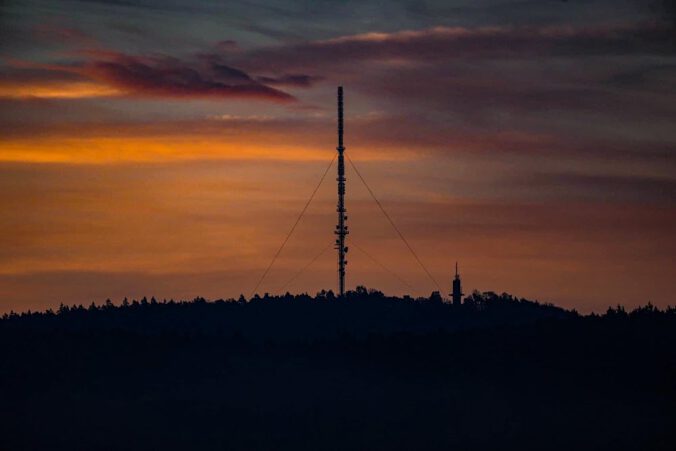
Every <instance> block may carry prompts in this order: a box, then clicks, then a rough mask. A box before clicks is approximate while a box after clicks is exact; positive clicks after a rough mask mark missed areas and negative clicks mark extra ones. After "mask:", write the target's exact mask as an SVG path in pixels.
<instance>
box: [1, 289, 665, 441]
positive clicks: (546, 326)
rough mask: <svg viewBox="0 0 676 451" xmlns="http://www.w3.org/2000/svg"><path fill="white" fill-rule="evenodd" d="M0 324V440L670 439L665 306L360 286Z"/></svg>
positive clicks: (141, 304)
mask: <svg viewBox="0 0 676 451" xmlns="http://www.w3.org/2000/svg"><path fill="white" fill-rule="evenodd" d="M123 304H124V305H122V306H115V305H113V304H112V303H111V302H107V303H105V304H104V305H102V306H91V307H89V308H85V307H75V308H73V307H66V306H62V307H61V308H60V309H59V310H58V311H57V312H46V313H45V312H43V313H24V314H21V315H17V314H12V315H6V316H5V317H4V319H2V320H0V355H1V356H2V358H1V359H0V400H1V406H2V408H0V425H2V426H1V427H2V433H1V434H0V450H8V451H22V450H26V451H28V450H36V449H48V450H51V451H80V450H81V451H90V450H124V451H145V450H163V451H173V450H176V451H178V450H186V449H190V450H200V451H201V450H213V451H220V450H229V451H238V450H242V451H244V450H247V451H248V450H252V449H255V450H259V451H267V450H270V451H272V450H293V451H299V450H307V451H310V450H312V451H316V450H323V451H324V450H329V451H331V450H336V451H339V450H340V451H344V450H361V449H368V450H387V451H397V450H400V451H410V450H424V451H431V450H439V451H441V450H444V451H445V450H449V449H458V450H485V449H500V450H505V449H514V450H519V451H522V450H542V449H546V450H561V451H563V450H566V451H569V450H572V449H574V450H613V451H617V450H658V451H659V450H664V451H672V450H673V449H676V436H675V432H674V431H676V383H675V382H674V381H676V309H673V308H668V309H666V310H659V309H657V308H655V307H654V306H652V305H650V304H648V305H647V306H645V307H640V308H637V309H635V310H633V311H631V312H627V311H625V310H624V309H623V308H622V307H616V308H610V309H608V311H607V312H606V313H605V314H604V315H587V316H581V315H578V314H577V313H575V312H570V311H565V310H563V309H560V308H558V307H554V306H551V305H546V304H539V303H536V302H531V301H527V300H524V299H516V298H514V297H512V296H509V295H506V294H505V295H497V294H495V293H473V294H472V295H470V296H469V297H467V298H466V299H465V302H464V303H463V304H462V305H451V304H447V303H443V302H442V300H441V297H440V296H439V295H438V294H433V295H432V296H430V297H429V298H420V299H411V298H396V297H388V296H385V295H384V294H383V293H380V292H378V291H375V290H366V289H365V288H361V287H360V288H359V289H358V290H356V291H354V292H350V293H348V296H347V298H346V299H344V300H342V299H341V300H338V299H336V298H335V296H333V293H331V292H322V293H319V294H318V295H317V296H315V297H312V296H308V295H295V296H294V295H286V296H263V297H254V298H253V299H251V300H250V301H247V300H245V299H243V298H241V299H240V300H234V299H231V300H227V301H225V300H218V301H214V302H207V301H206V300H205V299H202V298H197V299H194V300H193V301H190V302H174V301H167V302H165V301H162V302H158V301H156V300H155V299H150V300H147V299H145V298H144V299H142V300H141V301H132V302H124V303H123Z"/></svg>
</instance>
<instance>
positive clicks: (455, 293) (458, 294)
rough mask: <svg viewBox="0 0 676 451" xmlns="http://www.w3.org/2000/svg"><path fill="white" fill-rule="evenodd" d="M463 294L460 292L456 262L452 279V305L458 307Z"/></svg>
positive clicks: (460, 283) (460, 285) (460, 286)
mask: <svg viewBox="0 0 676 451" xmlns="http://www.w3.org/2000/svg"><path fill="white" fill-rule="evenodd" d="M464 294H465V293H463V292H462V282H461V281H460V274H459V273H458V262H455V278H454V279H453V292H452V293H451V297H452V298H453V305H460V304H461V303H462V297H463V295H464Z"/></svg>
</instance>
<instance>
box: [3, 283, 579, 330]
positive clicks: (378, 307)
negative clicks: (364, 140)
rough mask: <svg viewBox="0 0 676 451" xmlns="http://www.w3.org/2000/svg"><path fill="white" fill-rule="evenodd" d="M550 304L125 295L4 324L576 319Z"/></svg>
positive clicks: (353, 294)
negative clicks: (138, 297)
mask: <svg viewBox="0 0 676 451" xmlns="http://www.w3.org/2000/svg"><path fill="white" fill-rule="evenodd" d="M576 315H577V314H576V313H575V312H571V311H566V310H564V309H561V308H559V307H555V306H553V305H551V304H540V303H538V302H534V301H529V300H526V299H518V298H515V297H513V296H511V295H508V294H504V293H503V294H501V295H497V294H495V293H492V292H488V293H479V292H475V293H473V294H472V295H470V296H468V297H467V298H466V299H465V302H464V304H462V305H451V304H450V303H446V302H443V300H442V298H441V296H440V295H439V294H438V293H436V292H434V293H433V294H432V295H431V296H430V297H428V298H416V299H413V298H411V297H408V296H407V297H403V298H399V297H392V296H386V295H384V294H383V293H382V292H380V291H377V290H373V289H371V290H367V289H366V288H364V287H357V289H356V290H355V291H350V292H348V293H347V295H346V297H345V298H344V299H338V298H336V296H335V295H334V294H333V292H331V291H328V292H327V291H321V292H320V293H318V294H317V295H316V296H314V297H312V296H309V295H307V294H299V295H292V294H288V293H287V294H286V295H283V296H271V295H268V294H265V295H264V296H262V297H260V296H258V295H255V296H254V297H252V298H251V299H250V300H248V301H247V300H245V299H244V298H243V297H240V299H238V300H235V299H228V300H222V299H219V300H216V301H213V302H209V301H207V300H206V299H204V298H195V299H194V300H192V301H188V302H186V301H179V302H175V301H173V300H169V301H166V300H163V301H161V302H158V301H157V300H156V299H155V298H151V299H150V301H148V300H147V299H146V298H143V299H141V301H136V300H132V301H131V302H128V301H127V300H126V299H125V300H124V301H123V302H122V303H121V304H120V305H114V304H113V303H112V302H110V301H106V303H104V304H103V305H99V306H97V305H95V304H92V305H90V306H89V307H88V308H85V307H83V306H72V307H68V306H66V305H63V304H62V305H61V306H60V307H59V309H58V310H57V311H56V312H52V311H49V310H48V311H47V312H40V313H24V314H21V315H16V314H10V315H5V317H4V319H5V320H4V321H2V322H1V323H0V324H2V325H3V326H4V327H26V328H29V329H35V330H41V329H42V330H52V329H58V330H63V331H77V330H97V331H102V330H127V331H133V332H136V333H140V334H162V333H169V332H175V333H183V334H186V333H187V334H204V335H212V336H229V335H240V336H246V337H248V338H253V339H255V338H261V339H314V338H335V337H337V336H340V335H350V336H355V337H361V336H366V335H369V334H393V333H404V332H405V333H426V332H434V331H447V332H448V331H457V330H464V329H473V328H487V327H494V326H499V325H518V324H527V323H532V322H535V321H540V320H545V319H563V318H571V317H575V316H576Z"/></svg>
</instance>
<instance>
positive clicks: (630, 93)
mask: <svg viewBox="0 0 676 451" xmlns="http://www.w3.org/2000/svg"><path fill="white" fill-rule="evenodd" d="M674 5H675V3H674V2H673V1H671V0H664V1H661V0H656V1H652V2H651V1H645V0H643V1H641V0H568V1H561V0H558V1H557V0H532V1H528V0H518V1H517V0H448V1H424V0H410V1H409V0H401V1H390V2H385V1H372V0H358V1H357V0H355V1H347V0H346V1H337V0H334V1H328V0H312V1H310V0H308V1H291V0H256V1H234V0H231V1H202V2H196V1H177V0H144V1H138V2H136V1H132V0H129V1H127V0H98V1H97V0H89V1H84V0H81V1H75V0H60V1H54V0H48V1H38V0H36V1H28V0H27V1H11V0H10V1H5V2H2V3H0V211H1V213H0V313H4V312H8V311H10V310H15V311H23V310H27V309H32V310H35V309H45V308H50V307H51V308H54V307H56V306H58V305H59V303H61V302H63V303H66V304H74V303H75V304H80V303H82V304H85V305H87V304H89V303H91V302H92V301H96V302H97V303H100V302H103V301H105V299H106V298H110V299H112V300H113V301H114V302H116V303H117V302H120V301H121V299H122V298H123V297H125V296H127V297H129V298H130V299H131V298H140V297H143V296H148V297H150V296H155V297H157V298H159V299H162V298H167V299H169V298H174V299H188V298H193V297H195V296H204V297H207V298H211V299H215V298H220V297H222V298H226V297H236V296H239V294H240V293H244V294H245V295H249V293H250V291H251V290H252V289H253V287H254V286H255V284H256V281H257V279H258V278H259V277H260V276H261V273H262V272H263V271H264V269H265V267H266V266H267V264H268V263H269V261H270V259H271V258H272V256H273V255H274V253H275V251H276V250H277V248H278V247H279V245H280V243H281V241H282V240H283V239H284V237H285V235H286V233H287V232H288V230H289V229H290V228H291V226H292V225H293V223H294V221H295V219H296V216H297V215H298V213H299V211H300V210H301V208H302V207H303V205H304V204H305V202H306V201H307V199H308V197H309V195H310V194H311V192H312V190H313V188H314V186H315V185H316V183H317V182H318V180H319V178H320V177H321V175H322V173H323V171H324V169H325V168H326V166H327V165H328V163H329V161H330V160H331V158H332V157H333V154H334V153H335V146H336V136H335V91H336V86H338V85H342V86H344V88H345V102H346V132H345V133H346V134H345V144H346V147H347V151H346V153H347V154H348V155H349V156H350V157H351V158H352V159H353V160H354V162H355V163H356V164H357V166H358V168H359V169H360V171H361V173H362V174H363V175H364V177H365V178H366V180H367V181H368V182H369V183H370V186H371V187H372V188H373V190H374V191H375V193H376V194H377V195H378V196H379V197H380V200H381V201H382V204H383V205H384V206H385V208H386V209H387V210H388V211H389V213H390V215H391V216H392V218H393V219H394V221H395V222H396V223H397V225H398V226H399V228H400V229H401V230H402V232H403V233H404V235H405V236H406V237H407V239H408V240H409V242H410V243H411V245H412V246H413V247H414V248H415V250H416V251H417V252H418V254H419V255H420V257H421V259H422V260H423V262H424V263H425V264H426V266H427V267H428V268H429V269H430V271H431V272H432V274H433V275H434V277H435V278H436V279H437V280H438V281H439V283H440V284H441V286H442V288H443V289H444V291H445V292H446V294H447V293H448V291H450V281H451V276H452V273H453V266H454V264H455V262H456V261H459V262H460V269H461V273H462V276H463V284H464V288H465V291H466V292H468V293H469V292H470V291H471V290H473V289H478V290H481V291H488V290H492V291H496V292H503V291H504V292H509V293H512V294H515V295H517V296H523V297H528V298H531V299H539V300H541V301H546V302H553V303H556V304H559V305H561V306H564V307H568V308H576V309H578V310H579V311H581V312H589V311H604V310H605V308H606V307H607V306H608V305H610V304H613V305H614V304H618V303H619V304H624V305H626V306H628V307H632V306H636V305H638V304H643V303H646V302H648V301H651V302H652V303H653V304H656V305H658V306H662V307H663V306H666V305H668V304H671V305H674V304H676V301H675V299H674V293H676V261H675V260H676V238H675V233H674V232H675V231H676V126H675V125H674V124H675V122H676V89H675V88H676V28H675V26H676V8H675V6H674ZM334 171H335V167H334V168H332V172H331V173H330V176H329V177H327V179H326V181H325V183H324V184H323V185H322V186H321V188H320V190H319V191H318V193H317V197H316V199H315V201H314V202H313V203H312V205H311V206H310V207H309V209H308V213H307V215H306V217H305V218H304V219H303V220H302V221H301V223H300V224H299V226H298V228H297V229H296V231H295V233H294V235H293V236H292V238H291V239H290V241H289V243H288V245H287V247H286V248H285V249H284V251H283V252H282V254H281V256H280V258H279V260H278V261H277V263H276V264H275V266H274V267H273V268H272V270H271V271H270V274H269V276H268V278H266V280H265V281H264V283H263V284H262V285H261V288H260V291H261V292H265V291H268V292H271V293H278V292H280V289H282V288H283V287H284V285H285V283H286V282H287V281H288V280H289V279H290V278H291V277H292V276H293V275H294V274H295V273H296V272H297V271H298V270H299V269H300V268H302V267H304V266H305V265H306V264H307V263H308V262H309V261H310V260H311V259H312V258H313V257H315V255H317V253H318V252H320V251H321V250H322V249H323V248H325V247H326V246H328V245H330V243H331V242H332V241H333V239H334V237H333V227H334V224H335V221H336V218H335V216H336V214H335V192H336V188H335V175H334ZM347 177H348V182H347V183H348V185H347V200H346V203H347V209H348V215H349V220H348V224H349V227H350V231H351V233H350V235H349V238H348V245H350V246H351V248H350V252H349V254H348V260H349V264H348V274H347V285H348V288H350V289H351V288H354V287H355V286H356V285H366V286H369V287H375V288H378V289H381V290H383V291H385V292H386V293H391V294H404V293H410V294H412V295H429V294H430V292H431V291H433V290H435V289H436V287H435V285H434V284H433V283H432V282H431V281H430V280H429V279H428V278H427V277H426V275H425V273H424V272H423V271H422V270H421V268H420V267H419V266H418V265H417V263H416V261H415V260H414V259H413V257H412V256H411V255H410V253H409V252H408V251H407V249H406V247H405V246H404V244H403V243H402V242H401V241H400V240H399V239H398V237H397V235H396V233H395V232H394V231H393V230H392V229H391V227H390V226H389V224H388V222H387V220H386V219H385V218H384V217H383V216H382V215H381V214H380V213H379V211H378V209H377V206H376V205H375V204H374V203H373V201H372V200H371V199H370V198H369V195H368V192H367V191H366V190H365V189H364V187H363V186H362V185H361V183H360V181H359V179H358V178H357V177H356V175H355V174H354V172H353V171H352V169H351V168H350V167H348V169H347ZM354 245H356V246H357V247H355V246H354ZM359 248H361V249H363V250H365V251H367V252H368V253H369V254H370V255H372V256H374V257H376V259H377V260H379V261H380V262H381V263H383V264H385V265H386V266H387V267H388V268H390V269H391V270H392V271H394V272H395V273H397V274H398V275H399V276H400V277H401V278H402V279H404V281H405V282H406V283H407V284H408V285H410V287H408V286H407V285H405V284H404V283H402V281H400V280H398V279H397V278H396V277H394V276H393V275H392V274H390V273H388V272H387V271H385V270H383V269H382V268H381V267H380V266H378V265H377V264H375V263H374V262H373V261H372V260H371V259H370V258H369V257H368V256H367V255H366V254H364V253H363V252H362V251H360V250H359ZM335 286H336V256H335V251H333V250H332V249H329V250H327V251H326V252H325V253H324V254H323V255H321V257H319V258H318V259H317V260H316V262H315V263H314V264H312V265H311V266H309V268H308V269H307V271H306V272H305V273H303V274H302V275H301V276H300V277H298V278H297V279H295V280H294V281H293V282H292V283H290V284H288V286H286V287H284V291H286V290H287V289H288V290H289V291H291V292H303V291H308V292H310V293H314V292H316V291H318V290H320V289H322V288H325V289H329V288H332V289H335Z"/></svg>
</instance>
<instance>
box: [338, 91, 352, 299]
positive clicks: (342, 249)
mask: <svg viewBox="0 0 676 451" xmlns="http://www.w3.org/2000/svg"><path fill="white" fill-rule="evenodd" d="M336 150H338V178H337V179H336V180H337V181H338V206H337V208H336V211H337V212H338V225H337V226H336V230H335V232H334V233H335V234H336V235H337V236H338V238H337V239H336V246H335V248H336V249H337V250H338V294H339V296H340V297H343V296H344V295H345V265H347V260H345V254H346V253H347V246H345V239H346V237H347V235H348V233H349V232H348V230H347V225H345V221H346V220H347V214H346V213H347V210H346V209H345V160H344V157H343V152H345V147H343V87H342V86H339V87H338V147H336Z"/></svg>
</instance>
